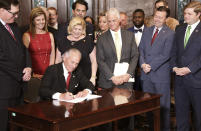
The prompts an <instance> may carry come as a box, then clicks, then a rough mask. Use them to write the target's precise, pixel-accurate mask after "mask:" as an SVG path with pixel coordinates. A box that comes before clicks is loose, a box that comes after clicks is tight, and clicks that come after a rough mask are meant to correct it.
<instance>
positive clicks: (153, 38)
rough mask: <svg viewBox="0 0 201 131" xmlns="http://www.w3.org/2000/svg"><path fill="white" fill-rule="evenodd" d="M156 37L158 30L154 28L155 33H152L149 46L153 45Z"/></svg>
mask: <svg viewBox="0 0 201 131" xmlns="http://www.w3.org/2000/svg"><path fill="white" fill-rule="evenodd" d="M157 35H158V28H156V31H155V33H154V35H153V37H152V40H151V45H152V44H153V42H154V40H155V39H156V37H157Z"/></svg>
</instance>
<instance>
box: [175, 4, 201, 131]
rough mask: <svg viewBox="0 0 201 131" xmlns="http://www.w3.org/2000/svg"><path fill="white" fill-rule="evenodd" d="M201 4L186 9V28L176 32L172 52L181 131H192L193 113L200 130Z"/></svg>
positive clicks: (197, 128) (198, 130)
mask: <svg viewBox="0 0 201 131" xmlns="http://www.w3.org/2000/svg"><path fill="white" fill-rule="evenodd" d="M200 14H201V3H200V2H198V1H193V2H191V3H189V4H187V5H186V6H185V8H184V20H185V22H186V23H185V24H183V25H180V26H179V27H177V28H176V35H175V38H176V39H175V42H174V47H173V50H172V55H173V57H172V67H173V71H174V72H175V104H176V120H177V130H178V131H189V130H190V124H189V120H190V110H191V106H192V109H193V110H192V111H193V115H194V121H193V122H194V125H195V130H196V131H200V130H201V102H200V100H201V23H200V19H199V18H200Z"/></svg>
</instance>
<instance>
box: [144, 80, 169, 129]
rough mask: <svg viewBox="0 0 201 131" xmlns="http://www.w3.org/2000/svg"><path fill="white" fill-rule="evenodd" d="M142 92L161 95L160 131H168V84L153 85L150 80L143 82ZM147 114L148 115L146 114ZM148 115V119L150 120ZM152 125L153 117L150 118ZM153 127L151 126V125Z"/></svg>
mask: <svg viewBox="0 0 201 131" xmlns="http://www.w3.org/2000/svg"><path fill="white" fill-rule="evenodd" d="M143 91H144V92H149V93H156V94H161V95H162V96H161V98H160V106H161V115H160V116H161V117H160V118H161V131H169V130H170V83H168V82H167V83H153V82H151V81H150V80H143ZM148 114H149V113H148ZM150 116H152V115H148V117H149V118H148V119H150ZM151 119H152V120H150V121H152V122H151V123H153V117H152V118H151ZM151 127H153V125H151Z"/></svg>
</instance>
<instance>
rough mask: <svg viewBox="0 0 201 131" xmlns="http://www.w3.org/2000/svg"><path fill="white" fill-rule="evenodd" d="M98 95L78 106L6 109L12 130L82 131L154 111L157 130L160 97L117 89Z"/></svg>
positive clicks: (60, 104) (52, 103) (34, 105)
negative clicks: (21, 128)
mask: <svg viewBox="0 0 201 131" xmlns="http://www.w3.org/2000/svg"><path fill="white" fill-rule="evenodd" d="M98 94H99V95H102V96H103V97H102V98H98V99H94V100H90V101H84V102H82V103H78V104H71V103H67V102H59V101H57V100H54V101H43V102H38V103H32V104H25V105H21V106H17V107H14V108H9V109H8V110H9V112H10V114H11V116H10V127H11V130H14V129H15V128H14V127H16V126H20V127H23V128H27V129H32V130H41V131H66V130H68V131H70V130H82V129H86V128H89V127H93V126H97V125H101V124H105V123H108V122H114V121H116V120H119V119H122V118H126V117H129V116H134V115H137V114H141V113H145V112H149V111H153V114H154V131H160V95H155V94H149V93H143V92H137V91H129V90H127V89H119V88H112V89H108V90H102V91H99V92H98ZM114 123H115V122H114ZM114 129H116V128H114Z"/></svg>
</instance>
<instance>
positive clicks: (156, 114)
mask: <svg viewBox="0 0 201 131" xmlns="http://www.w3.org/2000/svg"><path fill="white" fill-rule="evenodd" d="M153 114H154V131H160V109H157V110H154V111H153Z"/></svg>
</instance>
